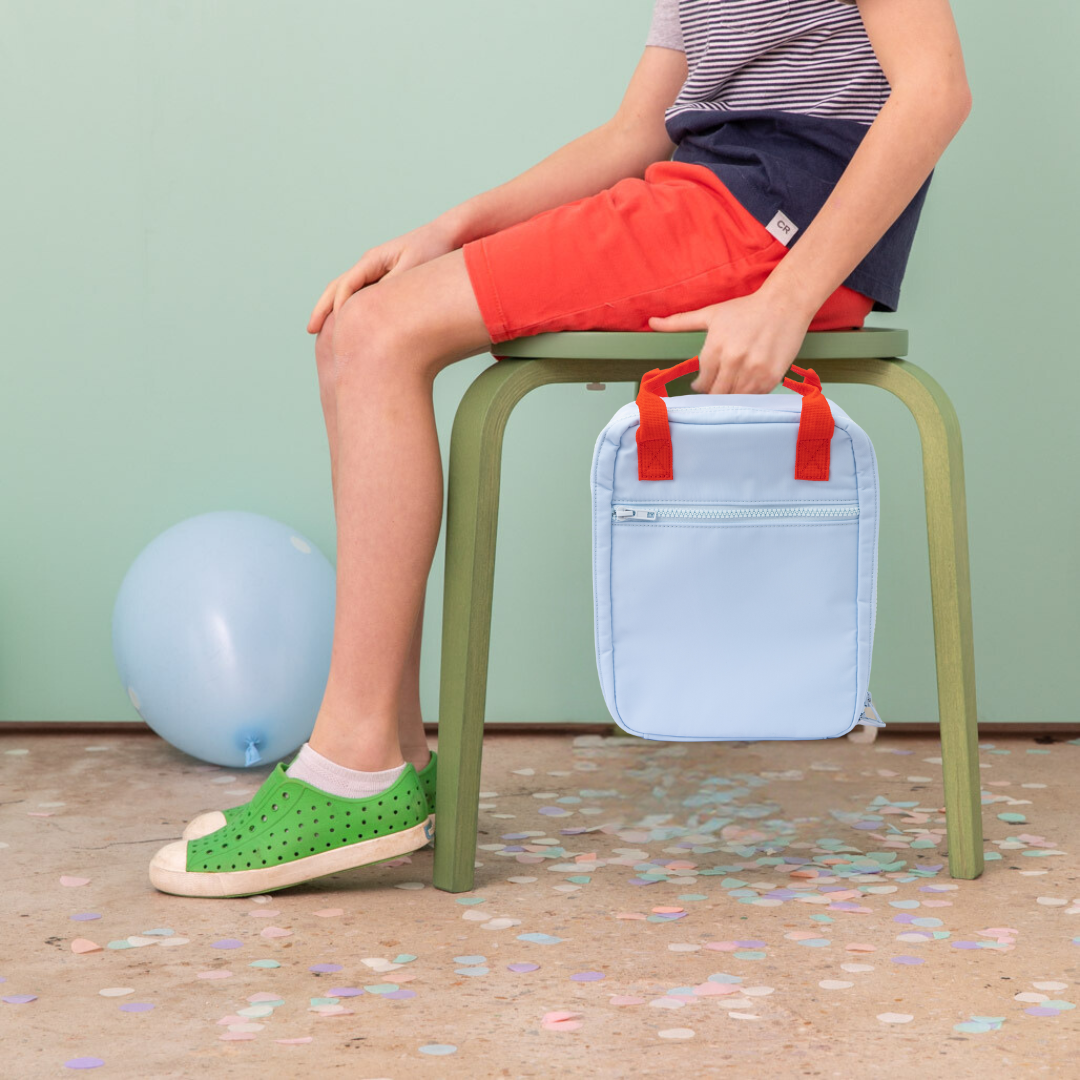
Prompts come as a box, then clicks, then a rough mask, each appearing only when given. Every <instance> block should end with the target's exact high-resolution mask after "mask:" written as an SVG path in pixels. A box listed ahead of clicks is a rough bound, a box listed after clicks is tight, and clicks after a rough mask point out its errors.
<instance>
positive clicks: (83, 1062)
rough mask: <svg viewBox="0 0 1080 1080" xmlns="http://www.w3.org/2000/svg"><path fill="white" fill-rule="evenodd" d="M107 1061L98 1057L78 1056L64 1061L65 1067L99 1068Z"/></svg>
mask: <svg viewBox="0 0 1080 1080" xmlns="http://www.w3.org/2000/svg"><path fill="white" fill-rule="evenodd" d="M104 1064H105V1062H104V1061H103V1060H102V1059H101V1058H97V1057H77V1058H72V1059H71V1060H70V1061H65V1062H64V1068H65V1069H99V1068H101V1066H102V1065H104Z"/></svg>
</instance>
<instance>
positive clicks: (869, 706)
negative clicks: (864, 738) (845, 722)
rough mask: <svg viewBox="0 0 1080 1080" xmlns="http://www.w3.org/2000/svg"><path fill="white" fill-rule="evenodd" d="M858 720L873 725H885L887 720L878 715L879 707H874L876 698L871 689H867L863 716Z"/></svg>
mask: <svg viewBox="0 0 1080 1080" xmlns="http://www.w3.org/2000/svg"><path fill="white" fill-rule="evenodd" d="M858 722H859V723H860V724H869V725H870V726H871V727H884V726H885V721H884V720H882V719H881V717H880V716H878V712H877V709H875V708H874V698H873V695H872V694H871V693H870V691H869V690H867V691H866V704H865V705H864V706H863V712H862V716H860V717H859V720H858Z"/></svg>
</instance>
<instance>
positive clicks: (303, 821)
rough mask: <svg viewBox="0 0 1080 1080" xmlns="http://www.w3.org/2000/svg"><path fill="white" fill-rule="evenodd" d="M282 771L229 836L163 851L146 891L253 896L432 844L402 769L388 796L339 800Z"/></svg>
mask: <svg viewBox="0 0 1080 1080" xmlns="http://www.w3.org/2000/svg"><path fill="white" fill-rule="evenodd" d="M285 769H286V766H285V765H284V764H282V763H280V762H279V763H278V765H277V766H276V767H275V768H274V771H273V772H272V773H271V774H270V775H269V776H268V777H267V778H266V780H265V781H264V783H263V785H262V787H261V788H259V790H258V792H257V793H256V794H255V797H254V798H253V799H252V800H251V802H249V803H248V804H247V805H246V806H245V807H242V808H239V807H238V808H236V809H238V810H241V812H240V813H238V814H234V815H233V817H232V818H231V820H229V822H228V827H227V828H222V829H218V830H217V831H216V832H213V833H210V834H209V835H208V836H203V837H200V838H199V839H196V840H176V841H174V842H173V843H171V844H166V845H165V847H163V848H162V849H161V850H160V851H159V852H158V853H157V854H156V855H155V856H154V857H153V859H152V860H151V862H150V883H151V884H152V885H153V886H154V888H156V889H159V890H160V891H161V892H166V893H172V894H174V895H175V896H218V897H225V896H252V895H255V894H258V893H267V892H274V891H276V890H278V889H287V888H289V887H290V886H291V885H299V884H300V883H301V882H304V881H311V880H313V879H314V878H320V877H325V876H326V875H327V874H336V873H340V872H341V871H342V870H352V869H354V868H356V867H358V866H367V865H369V864H370V863H376V862H382V861H383V860H385V859H393V858H396V857H397V856H399V855H407V854H409V852H412V851H417V850H419V849H420V848H422V847H423V846H424V845H425V844H426V843H428V841H429V840H430V839H431V837H432V835H433V834H432V825H431V821H430V818H429V814H428V808H427V799H426V797H425V794H424V789H423V787H422V786H421V784H420V779H419V777H418V776H417V773H416V770H415V769H414V768H413V767H412V765H408V764H407V765H406V766H405V770H404V772H402V774H401V776H400V777H399V778H398V779H397V780H396V781H395V782H394V783H393V784H392V785H391V786H390V787H389V788H387V789H386V791H384V792H382V793H381V794H379V795H372V796H369V797H367V798H364V799H343V798H339V797H338V796H336V795H330V794H328V793H327V792H325V791H321V790H319V788H316V787H312V786H311V785H310V784H306V783H304V781H302V780H294V779H293V778H292V777H290V776H288V775H287V774H286V772H285Z"/></svg>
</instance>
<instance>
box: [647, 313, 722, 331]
mask: <svg viewBox="0 0 1080 1080" xmlns="http://www.w3.org/2000/svg"><path fill="white" fill-rule="evenodd" d="M711 310H712V308H711V307H710V308H699V309H698V310H697V311H682V312H679V313H678V314H677V315H661V316H657V315H654V316H653V317H652V318H651V319H649V328H650V329H652V330H658V331H660V332H661V333H678V332H679V331H684V330H706V329H708V326H709V312H710V311H711Z"/></svg>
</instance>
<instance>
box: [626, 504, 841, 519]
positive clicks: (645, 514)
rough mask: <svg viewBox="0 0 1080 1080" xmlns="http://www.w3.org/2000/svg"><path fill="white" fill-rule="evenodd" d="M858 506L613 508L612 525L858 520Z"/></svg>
mask: <svg viewBox="0 0 1080 1080" xmlns="http://www.w3.org/2000/svg"><path fill="white" fill-rule="evenodd" d="M858 516H859V508H858V506H856V505H855V504H850V505H845V506H716V507H699V506H694V507H691V506H658V507H645V506H621V505H620V506H613V507H612V508H611V517H612V520H613V521H659V520H661V519H663V518H678V519H684V520H689V521H739V520H744V519H747V518H807V517H813V518H843V519H849V518H857V517H858Z"/></svg>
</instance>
